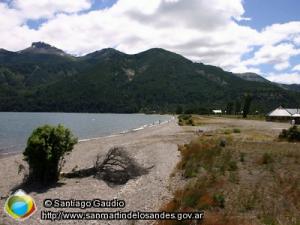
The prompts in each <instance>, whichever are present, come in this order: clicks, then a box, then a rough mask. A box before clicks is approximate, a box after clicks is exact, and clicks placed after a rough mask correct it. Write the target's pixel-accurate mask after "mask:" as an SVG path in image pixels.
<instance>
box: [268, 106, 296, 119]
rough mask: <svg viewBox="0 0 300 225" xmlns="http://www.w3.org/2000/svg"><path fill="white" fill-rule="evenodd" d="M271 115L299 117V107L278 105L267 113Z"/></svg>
mask: <svg viewBox="0 0 300 225" xmlns="http://www.w3.org/2000/svg"><path fill="white" fill-rule="evenodd" d="M268 116H271V117H291V116H293V117H300V109H285V108H283V107H281V106H280V107H278V108H277V109H275V110H273V111H272V112H270V113H269V114H268Z"/></svg>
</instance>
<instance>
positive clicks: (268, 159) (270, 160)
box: [262, 153, 274, 164]
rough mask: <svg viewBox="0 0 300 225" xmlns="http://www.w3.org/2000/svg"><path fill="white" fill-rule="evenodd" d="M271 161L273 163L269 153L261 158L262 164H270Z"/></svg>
mask: <svg viewBox="0 0 300 225" xmlns="http://www.w3.org/2000/svg"><path fill="white" fill-rule="evenodd" d="M273 161H274V159H273V157H272V155H271V154H270V153H265V154H263V156H262V163H263V164H269V163H272V162H273Z"/></svg>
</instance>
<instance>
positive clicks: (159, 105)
mask: <svg viewBox="0 0 300 225" xmlns="http://www.w3.org/2000/svg"><path fill="white" fill-rule="evenodd" d="M253 76H254V75H250V76H249V74H248V75H237V74H233V73H230V72H226V71H224V70H222V69H221V68H219V67H215V66H209V65H205V64H202V63H194V62H192V61H190V60H188V59H186V58H184V57H183V56H181V55H178V54H175V53H173V52H169V51H166V50H164V49H159V48H155V49H149V50H147V51H145V52H141V53H139V54H134V55H128V54H125V53H122V52H119V51H117V50H115V49H103V50H100V51H96V52H93V53H90V54H88V55H85V56H82V57H74V56H70V55H68V54H66V53H64V52H63V51H62V50H59V49H57V48H55V47H52V46H50V45H48V44H45V43H41V42H38V43H33V45H32V46H31V47H30V48H27V49H25V50H23V51H20V52H10V51H6V50H0V111H64V112H127V113H128V112H154V111H155V112H175V111H176V109H177V108H183V110H188V111H190V112H207V111H209V110H211V109H214V108H222V109H224V108H226V106H227V105H228V104H233V105H235V104H236V105H238V103H243V98H244V96H245V95H246V94H251V95H252V96H253V98H254V100H253V107H252V110H255V111H256V110H257V111H259V112H267V111H270V110H271V109H274V108H275V107H277V106H278V105H285V106H288V107H296V106H298V105H299V104H300V93H297V92H295V91H291V90H286V88H283V87H279V86H278V85H277V84H274V83H272V82H269V81H267V80H265V79H264V78H262V77H255V79H253V78H252V77H253ZM257 76H258V75H257ZM250 78H251V80H249V79H250Z"/></svg>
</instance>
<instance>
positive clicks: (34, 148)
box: [23, 125, 77, 184]
mask: <svg viewBox="0 0 300 225" xmlns="http://www.w3.org/2000/svg"><path fill="white" fill-rule="evenodd" d="M76 143H77V138H75V137H74V136H73V134H72V133H71V131H70V130H69V129H66V128H64V127H63V126H62V125H58V126H57V127H53V126H50V125H45V126H42V127H38V128H37V129H35V130H34V131H33V132H32V134H31V136H30V137H29V139H28V141H27V147H26V149H25V151H24V153H23V155H24V156H25V160H26V161H27V162H28V164H29V177H28V178H29V181H34V182H38V183H40V184H50V183H55V182H57V181H58V178H59V173H60V171H61V168H62V165H63V163H64V155H65V154H66V153H67V152H70V151H72V149H73V147H74V145H75V144H76Z"/></svg>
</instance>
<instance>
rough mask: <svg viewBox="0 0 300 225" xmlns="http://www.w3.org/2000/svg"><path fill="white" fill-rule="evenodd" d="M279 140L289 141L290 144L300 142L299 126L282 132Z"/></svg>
mask: <svg viewBox="0 0 300 225" xmlns="http://www.w3.org/2000/svg"><path fill="white" fill-rule="evenodd" d="M279 139H281V140H287V141H290V142H294V141H300V128H299V127H297V126H293V127H291V128H289V129H288V130H286V129H284V130H282V132H281V133H280V135H279Z"/></svg>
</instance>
